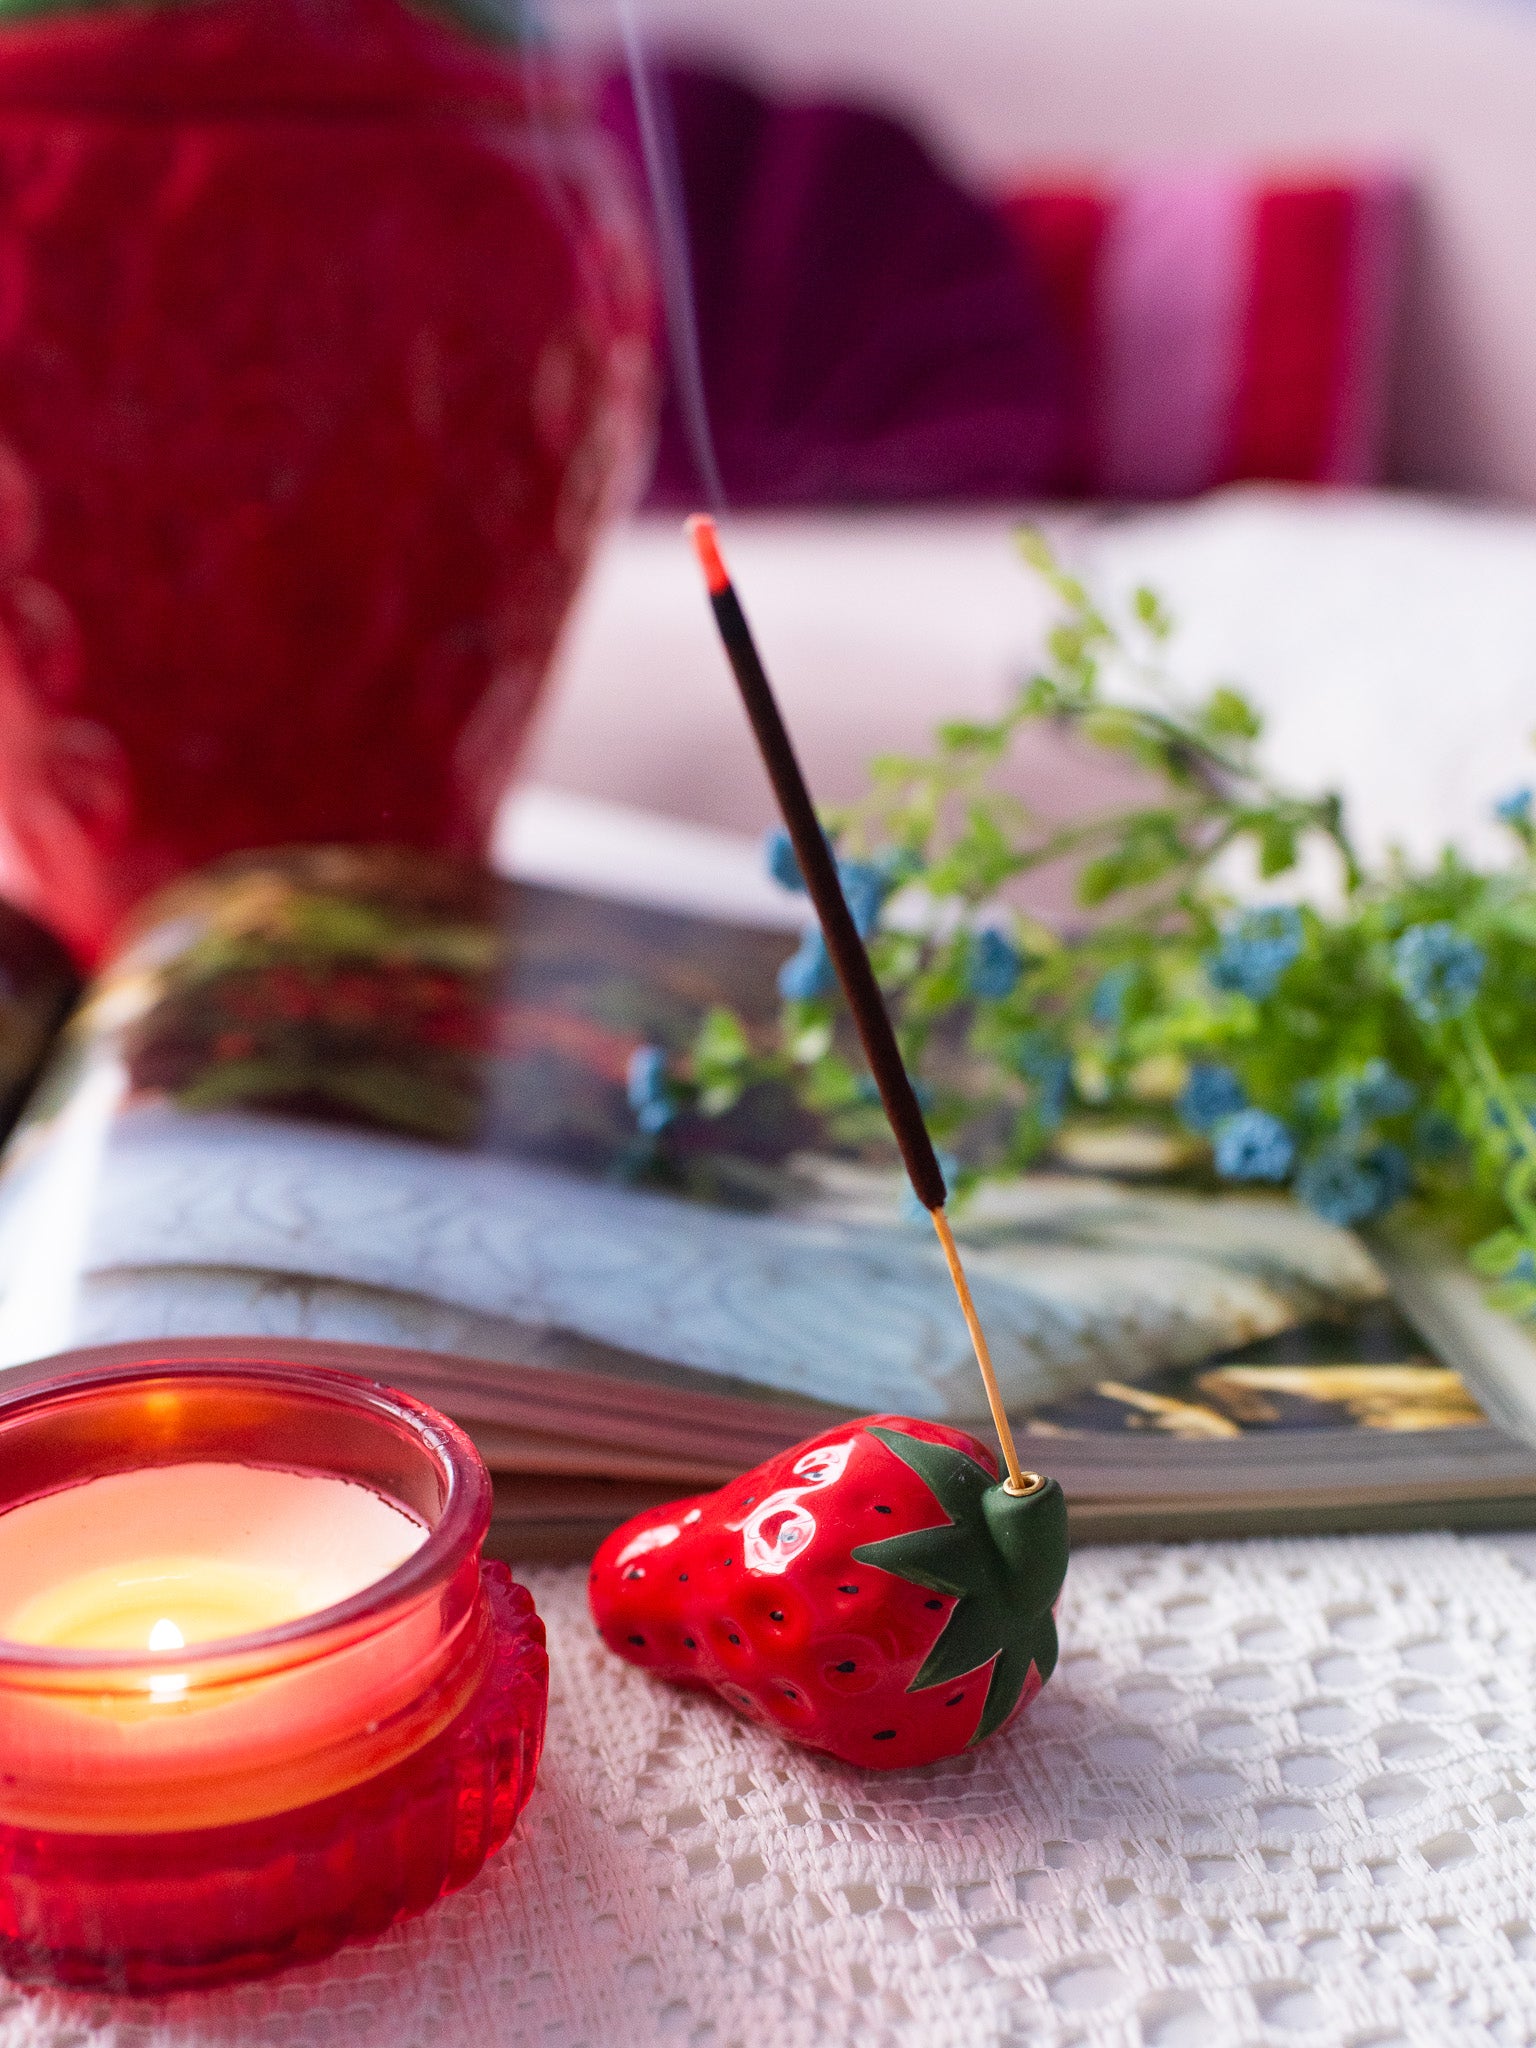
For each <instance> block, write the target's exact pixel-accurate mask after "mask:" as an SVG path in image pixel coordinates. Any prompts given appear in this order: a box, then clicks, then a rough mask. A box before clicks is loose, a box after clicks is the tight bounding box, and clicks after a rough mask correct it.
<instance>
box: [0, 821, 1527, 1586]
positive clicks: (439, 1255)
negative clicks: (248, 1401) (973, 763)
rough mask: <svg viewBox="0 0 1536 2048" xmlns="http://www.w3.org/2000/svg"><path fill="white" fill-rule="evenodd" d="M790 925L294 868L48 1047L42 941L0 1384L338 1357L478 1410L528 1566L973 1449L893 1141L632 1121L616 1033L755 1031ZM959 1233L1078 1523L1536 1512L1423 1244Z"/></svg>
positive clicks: (1069, 1216) (345, 867)
mask: <svg viewBox="0 0 1536 2048" xmlns="http://www.w3.org/2000/svg"><path fill="white" fill-rule="evenodd" d="M18 930H20V927H18ZM3 937H4V934H3V933H0V939H3ZM789 943H790V941H789V940H788V939H787V938H786V937H785V936H784V935H783V934H781V933H775V932H771V931H765V930H763V929H761V928H753V927H751V926H746V925H736V924H733V923H731V922H729V921H726V920H724V919H721V918H718V917H700V916H687V915H681V914H678V913H677V912H675V911H669V910H664V909H659V908H655V907H647V906H644V905H640V904H636V903H634V902H621V901H617V900H605V899H604V898H602V897H599V896H596V895H592V894H583V893H578V892H573V891H568V890H561V889H554V888H549V887H544V886H538V885H534V884H527V883H512V882H508V881H504V880H501V879H499V878H497V877H495V876H493V875H491V874H490V873H488V872H487V871H485V870H482V869H479V868H476V867H472V866H469V865H465V864H459V863H455V862H451V861H448V860H443V859H437V858H431V857H427V856H422V855H414V854H405V853H401V852H397V851H393V850H389V849H350V850H349V849H307V850H300V851H295V852H291V853H287V854H282V855H262V856H247V857H242V858H239V859H236V860H234V861H230V862H226V863H224V864H223V865H222V866H221V867H220V868H218V869H217V870H214V871H211V872H210V873H208V874H206V875H203V876H200V877H196V878H193V879H191V880H189V881H186V882H184V883H181V884H179V885H177V886H176V887H175V888H173V889H171V890H170V891H168V892H167V893H165V894H164V895H163V896H161V897H160V898H159V899H157V901H156V902H155V903H154V904H152V905H151V906H149V907H148V909H147V910H146V911H145V912H144V913H143V915H142V916H141V917H140V919H139V921H138V923H137V926H136V927H135V929H134V931H133V932H132V933H131V934H130V935H129V936H128V938H127V939H126V940H125V941H124V943H123V945H122V946H121V947H120V949H119V951H118V952H117V954H116V955H115V957H114V958H113V959H112V960H110V961H109V962H108V963H107V964H106V966H105V967H104V968H103V970H102V971H101V973H100V974H99V975H98V976H97V977H96V979H95V980H94V981H93V983H92V984H91V985H90V986H89V987H88V988H87V990H86V991H85V993H84V995H83V996H82V998H81V999H80V1001H79V1002H78V1004H77V1006H76V1007H75V1008H74V1010H73V1012H72V1014H71V1015H70V1018H69V1021H68V1022H67V1023H66V1024H65V1025H64V1027H63V1028H62V1030H58V1031H54V1030H53V1029H52V1028H51V1027H52V1023H53V1020H54V1019H55V1018H56V1017H57V1015H58V1013H59V1009H60V1001H61V986H60V984H59V981H58V972H57V963H56V962H53V961H47V962H44V964H42V965H40V964H39V962H38V960H36V959H34V961H33V966H32V970H31V972H30V976H29V975H28V974H27V973H24V972H23V971H22V970H21V969H20V967H18V969H17V972H16V973H15V974H13V976H12V981H13V985H14V990H15V995H14V1003H13V1007H14V1006H15V1005H19V1004H20V1003H21V1001H22V997H23V993H24V992H25V991H31V993H30V996H29V998H28V999H29V1000H30V1001H31V1004H32V1008H31V1010H30V1011H28V1012H27V1015H28V1016H29V1017H31V1018H32V1019H33V1022H32V1024H31V1025H30V1027H29V1028H30V1039H28V1036H27V1029H24V1028H23V1024H22V1023H21V1022H18V1024H17V1026H16V1028H15V1030H14V1031H13V1033H12V1039H13V1040H14V1042H15V1043H16V1044H17V1045H18V1046H20V1045H21V1044H22V1043H23V1042H24V1041H25V1042H29V1043H31V1044H32V1045H33V1046H34V1048H35V1049H36V1050H38V1051H41V1050H42V1049H43V1047H44V1042H45V1041H46V1042H47V1048H46V1059H45V1060H44V1062H43V1071H42V1075H41V1078H40V1080H39V1081H38V1084H37V1086H36V1087H35V1089H34V1091H33V1093H32V1095H31V1098H30V1101H29V1103H28V1106H27V1108H26V1110H25V1112H24V1114H23V1116H22V1118H21V1121H20V1122H19V1124H18V1125H17V1127H16V1129H15V1130H14V1132H13V1133H12V1135H11V1137H10V1140H9V1142H8V1145H7V1149H6V1156H5V1162H4V1168H3V1172H0V1367H9V1368H24V1367H27V1366H29V1365H32V1366H35V1364H36V1362H37V1361H38V1360H40V1359H43V1358H46V1357H48V1356H50V1355H52V1354H54V1353H56V1352H58V1351H61V1350H64V1349H67V1348H68V1349H73V1348H79V1347H98V1346H106V1347H110V1346H112V1345H115V1344H117V1343H120V1342H123V1341H125V1340H143V1339H153V1340H157V1341H158V1340H162V1339H163V1340H168V1343H169V1345H170V1347H171V1348H173V1349H174V1348H176V1347H179V1348H181V1349H182V1350H183V1351H186V1352H188V1353H193V1352H195V1353H196V1354H197V1355H200V1356H208V1355H210V1354H219V1353H222V1352H224V1351H226V1350H228V1349H229V1348H230V1347H231V1346H233V1347H234V1348H236V1349H238V1348H239V1346H240V1345H241V1344H244V1345H245V1346H246V1347H250V1346H252V1345H253V1344H254V1345H256V1346H257V1348H261V1347H262V1346H263V1345H264V1346H265V1347H266V1348H268V1349H269V1350H270V1347H271V1345H272V1343H273V1342H274V1341H277V1342H280V1343H281V1344H282V1345H283V1346H284V1347H286V1348H292V1347H294V1346H302V1347H304V1348H305V1349H306V1350H308V1349H311V1348H312V1347H315V1346H320V1347H322V1349H321V1350H320V1351H319V1352H316V1353H315V1355H317V1356H335V1357H336V1358H337V1359H338V1361H340V1362H347V1363H350V1364H352V1365H353V1367H354V1369H356V1368H357V1367H358V1366H359V1365H361V1367H362V1369H365V1370H369V1371H372V1372H374V1373H376V1374H377V1376H378V1377H380V1378H384V1379H388V1380H391V1381H393V1382H395V1383H397V1384H399V1385H401V1386H404V1387H406V1388H407V1389H409V1390H411V1391H415V1392H418V1393H420V1394H421V1395H422V1396H424V1397H425V1398H426V1399H428V1400H430V1401H432V1402H434V1403H435V1404H436V1405H437V1406H439V1407H441V1408H443V1409H444V1410H445V1411H446V1412H447V1413H449V1414H451V1415H453V1416H454V1417H455V1418H456V1419H458V1420H459V1421H461V1422H462V1423H464V1424H465V1425H466V1426H467V1427H468V1429H469V1430H470V1432H471V1434H472V1435H473V1436H474V1437H475V1439H476V1441H477V1442H478V1443H479V1445H480V1447H481V1449H482V1451H483V1452H484V1454H485V1456H486V1458H487V1461H488V1463H489V1464H490V1465H491V1467H492V1470H493V1471H494V1472H495V1474H496V1475H497V1502H498V1510H497V1512H498V1524H497V1540H498V1543H499V1545H500V1547H502V1548H503V1549H505V1550H508V1551H510V1552H513V1553H516V1554H521V1555H529V1554H535V1553H536V1554H543V1555H551V1554H560V1555H571V1554H580V1553H581V1552H583V1551H584V1550H587V1549H589V1548H590V1547H591V1546H592V1544H593V1543H594V1542H595V1541H596V1540H597V1538H598V1537H599V1536H600V1535H601V1534H602V1533H603V1532H604V1531H605V1530H606V1529H608V1528H610V1527H612V1526H613V1525H614V1524H615V1523H616V1522H617V1521H618V1520H620V1519H622V1518H623V1517H624V1516H626V1515H628V1514H629V1513H632V1512H633V1511H634V1510H635V1509H636V1508H638V1507H640V1506H642V1505H644V1504H646V1503H648V1502H650V1501H654V1500H657V1499H661V1498H667V1497H670V1496H672V1495H675V1494H677V1493H682V1492H691V1491H698V1490H701V1489H703V1488H706V1487H710V1486H713V1485H716V1484H718V1483H720V1482H722V1481H723V1480H725V1479H726V1478H728V1477H729V1476H730V1475H731V1474H732V1473H734V1472H737V1471H739V1470H741V1469H742V1467H743V1466H746V1465H749V1464H752V1463H755V1462H756V1461H758V1460H759V1459H761V1458H763V1457H766V1456H767V1455H769V1454H770V1453H771V1452H773V1451H775V1450H777V1449H780V1448H782V1447H784V1446H785V1445H787V1444H790V1443H792V1442H794V1441H795V1440H796V1439H797V1438H799V1437H801V1436H804V1435H807V1434H809V1433H811V1432H812V1431H815V1430H818V1429H820V1428H823V1427H825V1426H826V1424H827V1423H828V1422H829V1421H831V1420H833V1419H835V1418H837V1417H839V1416H844V1415H849V1414H858V1413H864V1412H869V1411H872V1410H890V1411H897V1412H905V1413H910V1414H915V1415H922V1416H928V1417H933V1418H936V1419H942V1420H946V1421H953V1422H957V1423H960V1424H962V1425H965V1426H974V1427H976V1428H977V1429H978V1431H979V1433H982V1434H984V1435H985V1434H986V1433H987V1427H986V1424H985V1420H984V1417H985V1403H984V1400H983V1398H982V1393H981V1387H980V1382H979V1379H978V1377H977V1375H976V1371H975V1366H974V1363H973V1361H972V1358H971V1354H970V1348H969V1343H968V1340H967V1337H966V1332H965V1328H964V1325H963V1322H962V1321H961V1318H960V1315H959V1312H958V1309H957V1307H956V1304H955V1301H954V1297H953V1294H952V1292H951V1291H950V1287H949V1283H948V1280H947V1277H946V1275H945V1272H944V1267H943V1263H942V1260H941V1257H940V1254H939V1250H938V1247H937V1245H936V1243H935V1242H934V1239H933V1236H932V1233H931V1231H930V1230H929V1229H928V1227H927V1223H926V1219H925V1218H923V1217H922V1215H921V1212H917V1213H915V1214H914V1213H912V1211H911V1209H910V1205H909V1204H907V1203H905V1202H904V1200H903V1184H902V1181H901V1178H900V1175H899V1172H898V1170H897V1169H896V1167H895V1165H894V1158H893V1156H891V1157H887V1156H885V1155H883V1154H879V1153H876V1154H871V1155H867V1156H864V1155H850V1154H848V1153H847V1152H839V1151H837V1150H834V1149H832V1148H831V1147H830V1146H829V1144H828V1142H827V1139H826V1136H825V1134H824V1133H823V1132H822V1131H821V1130H820V1128H819V1127H818V1125H817V1123H816V1122H815V1120H814V1119H813V1118H811V1117H810V1116H808V1115H807V1114H806V1113H805V1112H804V1111H803V1110H802V1109H800V1108H798V1107H797V1106H796V1105H795V1104H794V1102H793V1101H792V1100H791V1099H790V1097H789V1096H788V1095H787V1094H782V1095H781V1094H779V1093H777V1092H775V1091H772V1090H762V1091H758V1092H756V1093H755V1094H752V1095H749V1096H748V1097H746V1098H744V1100H743V1101H742V1102H741V1103H740V1104H738V1105H737V1106H736V1108H734V1109H733V1110H732V1111H730V1112H729V1113H728V1114H727V1115H724V1116H721V1117H718V1118H715V1119H706V1118H703V1117H684V1118H681V1119H679V1121H678V1122H677V1123H676V1124H675V1125H673V1126H672V1127H670V1128H669V1129H668V1130H667V1131H666V1132H665V1133H664V1134H663V1135H662V1136H660V1137H647V1136H646V1135H644V1134H643V1133H642V1132H641V1131H640V1130H639V1129H638V1127H637V1124H636V1121H635V1118H634V1115H633V1113H632V1111H631V1109H630V1107H629V1104H628V1101H627V1097H626V1088H625V1079H626V1073H627V1070H628V1067H629V1062H630V1059H631V1056H632V1055H633V1053H634V1051H635V1050H636V1048H637V1047H639V1046H641V1045H643V1044H659V1045H662V1046H666V1047H676V1046H681V1045H683V1044H686V1043H687V1042H688V1040H689V1039H690V1038H691V1036H692V1034H693V1031H694V1029H695V1028H696V1025H697V1022H698V1019H699V1018H700V1016H701V1015H702V1014H703V1012H704V1011H705V1010H706V1009H707V1008H708V1007H709V1006H710V1005H712V1004H715V1003H719V1002H722V1001H725V1002H729V1003H731V1004H732V1005H733V1006H734V1007H736V1008H737V1009H738V1010H739V1011H741V1012H743V1013H745V1014H746V1015H747V1016H749V1017H760V1018H763V1019H767V1018H768V1017H769V1016H770V1015H771V1014H772V1011H773V1008H774V1004H775V995H774V975H775V971H776V968H777V966H778V963H779V962H780V960H781V959H782V958H783V956H784V954H785V952H786V951H787V950H788V946H789ZM50 974H51V975H52V976H53V982H52V984H51V986H52V995H51V998H50V999H49V1001H44V999H43V995H42V993H41V991H42V990H43V989H44V988H45V987H46V986H49V985H50V980H49V977H50ZM50 1004H51V1006H50ZM18 1015H19V1011H18ZM19 1059H20V1054H19V1053H18V1060H19ZM0 1078H3V1077H0ZM956 1227H957V1233H958V1235H959V1236H960V1238H961V1240H962V1242H963V1244H964V1245H965V1247H966V1257H967V1266H968V1269H969V1271H970V1274H971V1278H972V1283H973V1286H974V1289H975V1293H976V1297H977V1302H978V1306H979V1308H980V1311H981V1315H982V1318H983V1321H984V1322H985V1324H986V1327H987V1329H988V1333H989V1336H990V1339H991V1343H992V1348H993V1352H994V1355H995V1358H996V1362H997V1365H998V1369H999V1374H1000V1378H1001V1381H1002V1384H1003V1387H1004V1391H1005V1396H1006V1398H1007V1400H1008V1403H1009V1407H1010V1410H1011V1411H1012V1412H1013V1413H1014V1414H1015V1416H1016V1417H1017V1418H1018V1420H1019V1422H1020V1423H1021V1424H1022V1426H1023V1427H1024V1430H1025V1443H1024V1449H1025V1454H1026V1456H1027V1457H1028V1458H1029V1460H1030V1461H1031V1462H1033V1463H1036V1464H1038V1465H1040V1466H1041V1467H1042V1468H1044V1469H1046V1470H1049V1471H1052V1472H1054V1473H1056V1474H1057V1476H1059V1477H1060V1478H1061V1480H1062V1482H1063V1484H1064V1485H1065V1487H1066V1489H1067V1492H1068V1496H1069V1499H1070V1500H1071V1502H1072V1506H1073V1512H1074V1526H1075V1528H1076V1531H1077V1533H1078V1535H1079V1537H1080V1538H1081V1537H1085V1536H1093V1535H1122V1534H1142V1533H1145V1534H1149V1535H1150V1534H1162V1535H1166V1534H1184V1533H1193V1532H1196V1531H1205V1530H1213V1529H1237V1528H1267V1529H1277V1528H1287V1529H1301V1528H1320V1527H1325V1526H1327V1527H1340V1526H1371V1525H1381V1524H1403V1523H1412V1522H1426V1521H1434V1522H1442V1523H1443V1522H1450V1521H1455V1522H1470V1521H1480V1520H1492V1519H1500V1520H1521V1519H1526V1518H1527V1517H1529V1518H1530V1519H1533V1520H1536V1450H1533V1449H1532V1448H1531V1445H1532V1443H1536V1348H1533V1347H1532V1346H1531V1345H1530V1343H1529V1341H1528V1340H1527V1338H1526V1337H1525V1336H1524V1334H1523V1333H1522V1332H1521V1331H1519V1330H1516V1329H1515V1328H1514V1326H1513V1325H1511V1324H1509V1323H1507V1322H1506V1321H1505V1320H1504V1319H1502V1318H1500V1317H1498V1316H1496V1315H1494V1314H1493V1313H1492V1312H1491V1311H1489V1310H1488V1309H1487V1308H1486V1306H1485V1305H1484V1303H1483V1301H1482V1299H1481V1296H1480V1294H1479V1293H1478V1290H1477V1288H1476V1286H1475V1285H1474V1283H1473V1282H1472V1281H1471V1280H1470V1278H1469V1277H1467V1276H1465V1275H1464V1274H1462V1273H1461V1272H1460V1271H1459V1270H1458V1269H1457V1268H1456V1266H1455V1264H1454V1262H1453V1261H1450V1260H1448V1259H1446V1258H1444V1257H1443V1256H1441V1255H1440V1254H1438V1253H1437V1252H1435V1251H1434V1250H1433V1248H1426V1247H1424V1246H1422V1245H1417V1244H1408V1243H1397V1244H1382V1245H1377V1246H1373V1247H1367V1246H1366V1245H1364V1244H1362V1243H1361V1242H1360V1241H1359V1240H1358V1239H1357V1238H1355V1237H1354V1236H1352V1235H1350V1234H1348V1233H1346V1232H1343V1231H1338V1230H1335V1229H1332V1228H1331V1227H1329V1226H1327V1225H1325V1224H1323V1223H1321V1222H1320V1221H1318V1220H1317V1219H1316V1218H1314V1217H1312V1216H1310V1215H1308V1214H1307V1213H1305V1212H1304V1211H1302V1210H1301V1209H1299V1208H1297V1207H1296V1206H1295V1205H1293V1204H1292V1203H1291V1202H1289V1201H1288V1200H1286V1199H1284V1198H1282V1197H1277V1196H1271V1195H1262V1194H1251V1195H1250V1194H1231V1193H1219V1192H1215V1191H1209V1190H1202V1189H1200V1188H1197V1187H1195V1188H1192V1187H1189V1186H1172V1185H1160V1184H1158V1183H1156V1182H1154V1181H1148V1180H1145V1179H1143V1180H1139V1181H1134V1182H1133V1181H1129V1180H1114V1179H1110V1178H1107V1177H1105V1176H1104V1175H1102V1174H1088V1173H1084V1172H1081V1171H1072V1170H1070V1169H1068V1168H1066V1167H1065V1166H1063V1167H1059V1168H1057V1169H1055V1170H1052V1171H1047V1172H1044V1173H1040V1174H1036V1175H1031V1176H1029V1177H1028V1178H1026V1179H1024V1180H1021V1181H1018V1182H1016V1183H1013V1184H1011V1185H1008V1186H998V1187H993V1188H989V1189H987V1190H984V1191H983V1192H982V1193H980V1194H979V1195H978V1196H976V1197H975V1198H974V1199H973V1200H972V1201H971V1202H970V1203H969V1204H968V1205H967V1206H966V1207H964V1208H963V1209H962V1210H961V1211H960V1213H959V1215H958V1216H957V1217H956ZM215 1340H216V1341H215ZM325 1346H348V1347H358V1346H366V1347H373V1348H371V1349H370V1350H368V1351H367V1352H366V1353H363V1354H359V1353H358V1352H357V1351H356V1350H355V1349H354V1350H349V1351H348V1352H347V1353H346V1354H345V1356H344V1357H343V1354H342V1353H340V1352H335V1353H332V1352H327V1351H325V1350H324V1348H323V1347H325Z"/></svg>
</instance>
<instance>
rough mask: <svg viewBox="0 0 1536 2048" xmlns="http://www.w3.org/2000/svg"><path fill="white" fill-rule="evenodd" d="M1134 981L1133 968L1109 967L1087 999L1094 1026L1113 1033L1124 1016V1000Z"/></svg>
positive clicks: (1134, 972) (1134, 971) (1134, 973)
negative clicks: (1100, 1026)
mask: <svg viewBox="0 0 1536 2048" xmlns="http://www.w3.org/2000/svg"><path fill="white" fill-rule="evenodd" d="M1135 980H1136V970H1135V968H1134V967H1111V968H1110V970H1109V972H1108V974H1106V975H1105V976H1104V978H1103V979H1102V980H1101V981H1100V983H1099V985H1098V987H1097V988H1096V989H1095V990H1094V992H1093V994H1092V995H1091V996H1090V997H1089V999H1088V1014H1089V1016H1090V1017H1092V1019H1093V1021H1094V1023H1095V1024H1102V1025H1103V1026H1104V1028H1105V1030H1106V1031H1113V1030H1114V1028H1115V1026H1116V1025H1117V1024H1118V1023H1119V1022H1120V1020H1121V1018H1122V1017H1123V1016H1124V1015H1125V999H1126V997H1127V996H1128V995H1129V994H1130V992H1131V988H1132V986H1133V984H1134V983H1135Z"/></svg>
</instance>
